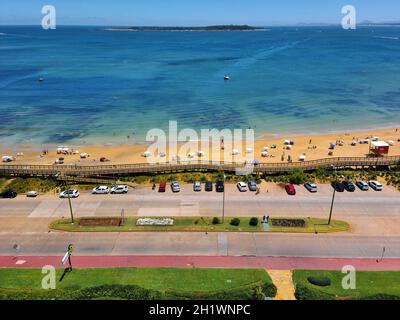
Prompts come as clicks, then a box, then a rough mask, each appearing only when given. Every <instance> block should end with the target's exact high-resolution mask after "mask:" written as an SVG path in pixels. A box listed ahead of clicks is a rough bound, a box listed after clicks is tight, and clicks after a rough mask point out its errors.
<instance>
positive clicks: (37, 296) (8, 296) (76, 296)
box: [0, 285, 163, 300]
mask: <svg viewBox="0 0 400 320" xmlns="http://www.w3.org/2000/svg"><path fill="white" fill-rule="evenodd" d="M112 298H117V299H122V300H158V299H162V298H163V294H162V293H161V292H159V291H156V290H151V289H145V288H142V287H139V286H136V285H102V286H97V287H89V288H82V289H75V288H68V289H55V290H43V289H6V288H0V300H96V299H112Z"/></svg>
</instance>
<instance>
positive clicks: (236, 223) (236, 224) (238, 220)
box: [230, 218, 240, 227]
mask: <svg viewBox="0 0 400 320" xmlns="http://www.w3.org/2000/svg"><path fill="white" fill-rule="evenodd" d="M239 224H240V219H239V218H233V219H232V220H231V222H230V225H231V226H236V227H237V226H238V225H239Z"/></svg>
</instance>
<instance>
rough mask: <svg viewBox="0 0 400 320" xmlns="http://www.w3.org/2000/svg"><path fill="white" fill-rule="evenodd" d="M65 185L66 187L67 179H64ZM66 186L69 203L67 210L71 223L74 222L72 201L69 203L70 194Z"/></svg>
mask: <svg viewBox="0 0 400 320" xmlns="http://www.w3.org/2000/svg"><path fill="white" fill-rule="evenodd" d="M65 185H66V186H67V187H68V185H67V181H65ZM68 191H69V190H68V188H67V194H68V204H69V212H70V214H71V223H74V214H73V212H72V203H71V195H70V194H69V192H68Z"/></svg>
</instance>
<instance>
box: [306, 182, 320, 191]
mask: <svg viewBox="0 0 400 320" xmlns="http://www.w3.org/2000/svg"><path fill="white" fill-rule="evenodd" d="M304 187H305V188H306V189H307V190H308V191H310V192H317V185H316V184H315V183H313V182H306V183H305V184H304Z"/></svg>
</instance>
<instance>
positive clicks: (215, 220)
mask: <svg viewBox="0 0 400 320" xmlns="http://www.w3.org/2000/svg"><path fill="white" fill-rule="evenodd" d="M220 223H221V221H220V220H219V218H217V217H214V218H213V219H212V224H220Z"/></svg>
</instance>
